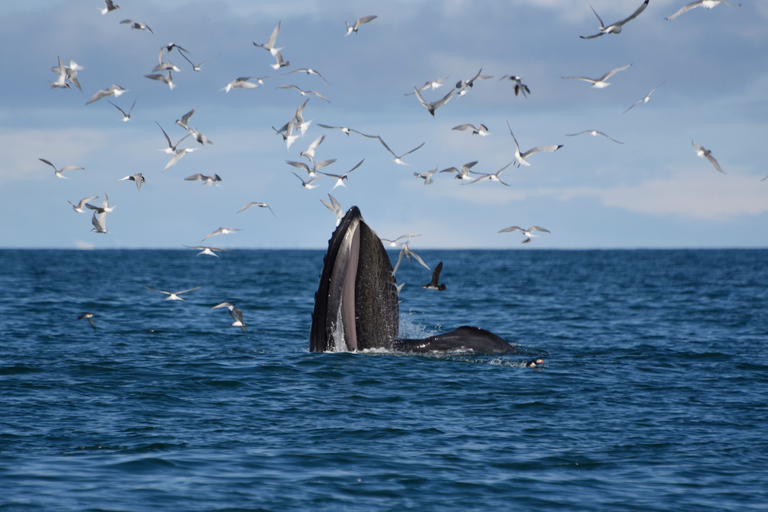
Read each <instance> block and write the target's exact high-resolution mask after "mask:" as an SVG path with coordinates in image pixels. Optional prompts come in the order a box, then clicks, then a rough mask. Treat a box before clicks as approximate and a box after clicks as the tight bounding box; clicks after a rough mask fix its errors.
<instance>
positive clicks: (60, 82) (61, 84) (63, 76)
mask: <svg viewBox="0 0 768 512" xmlns="http://www.w3.org/2000/svg"><path fill="white" fill-rule="evenodd" d="M58 59H59V65H58V66H54V67H52V68H51V71H53V72H54V73H58V75H59V76H58V77H57V78H56V81H54V82H51V81H50V80H49V81H48V83H49V84H51V89H55V88H59V89H69V88H70V87H69V83H67V69H66V67H64V64H62V62H61V57H59V58H58Z"/></svg>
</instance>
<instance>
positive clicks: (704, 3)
mask: <svg viewBox="0 0 768 512" xmlns="http://www.w3.org/2000/svg"><path fill="white" fill-rule="evenodd" d="M720 4H725V5H730V6H731V7H741V4H730V3H728V2H726V1H725V0H697V1H696V2H691V3H689V4H686V5H685V6H683V7H682V8H681V9H680V10H679V11H677V12H676V13H675V14H673V15H672V16H669V17H668V18H665V19H667V20H673V19H675V18H677V17H678V16H680V15H681V14H683V13H684V12H688V11H690V10H691V9H695V8H696V7H704V8H705V9H713V8H715V7H717V6H718V5H720Z"/></svg>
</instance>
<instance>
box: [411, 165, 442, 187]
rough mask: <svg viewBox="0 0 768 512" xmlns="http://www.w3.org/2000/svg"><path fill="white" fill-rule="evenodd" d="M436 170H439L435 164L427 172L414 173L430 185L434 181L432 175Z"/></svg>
mask: <svg viewBox="0 0 768 512" xmlns="http://www.w3.org/2000/svg"><path fill="white" fill-rule="evenodd" d="M436 172H437V166H434V167H433V168H431V169H430V170H428V171H426V172H415V173H413V175H414V176H416V177H417V178H421V179H423V180H424V184H425V185H429V184H431V183H432V175H433V174H435V173H436Z"/></svg>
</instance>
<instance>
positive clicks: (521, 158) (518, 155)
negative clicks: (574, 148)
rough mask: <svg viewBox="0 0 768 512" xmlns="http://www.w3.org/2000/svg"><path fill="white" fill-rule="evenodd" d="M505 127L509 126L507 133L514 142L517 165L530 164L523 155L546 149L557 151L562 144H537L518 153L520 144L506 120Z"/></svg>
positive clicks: (549, 151) (547, 150)
mask: <svg viewBox="0 0 768 512" xmlns="http://www.w3.org/2000/svg"><path fill="white" fill-rule="evenodd" d="M507 128H509V134H510V135H511V136H512V140H513V141H514V142H515V160H517V165H518V167H519V166H521V165H531V164H529V163H528V162H526V160H525V157H527V156H529V155H532V154H534V153H538V152H540V151H546V152H548V153H551V152H553V151H557V150H558V149H560V148H561V147H563V145H562V144H558V145H556V146H539V147H537V148H533V149H529V150H528V151H526V152H525V153H520V146H519V145H518V143H517V139H516V138H515V134H514V133H512V127H511V126H509V122H507Z"/></svg>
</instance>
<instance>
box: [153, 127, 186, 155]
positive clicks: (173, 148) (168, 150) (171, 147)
mask: <svg viewBox="0 0 768 512" xmlns="http://www.w3.org/2000/svg"><path fill="white" fill-rule="evenodd" d="M155 124H156V125H157V126H160V123H158V122H157V121H155ZM160 130H162V132H163V135H165V140H166V141H168V147H167V148H163V149H161V150H160V151H163V152H165V153H168V154H169V155H172V154H174V153H176V146H178V145H179V144H181V141H183V140H184V139H186V138H187V137H189V136H190V134H189V133H188V134H186V135H185V136H184V137H182V138H181V139H180V140H179V142H177V143H176V144H173V143H171V138H170V137H168V134H167V133H165V130H163V127H162V126H160ZM179 158H181V157H179Z"/></svg>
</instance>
